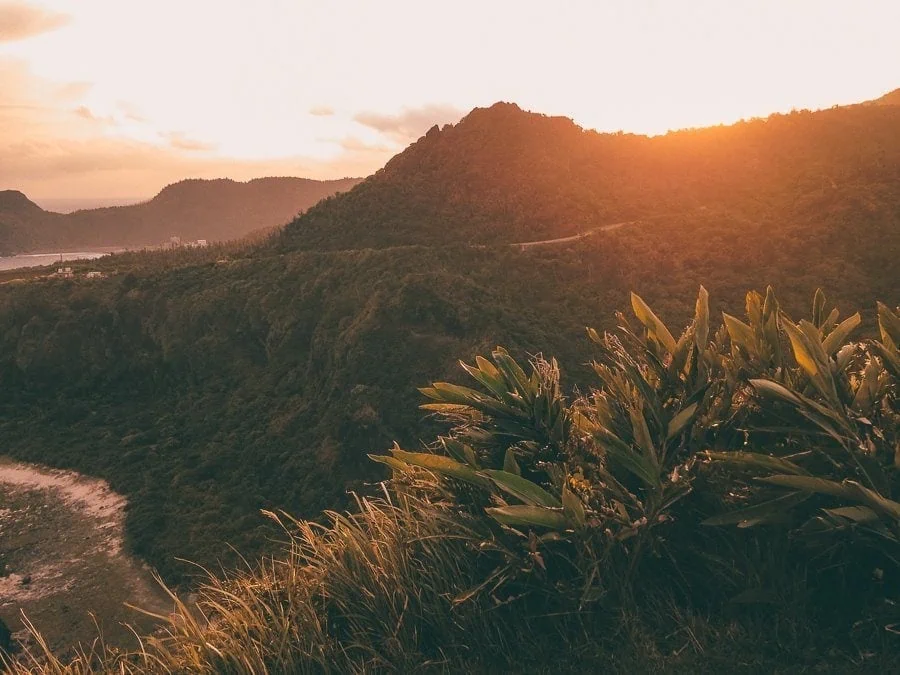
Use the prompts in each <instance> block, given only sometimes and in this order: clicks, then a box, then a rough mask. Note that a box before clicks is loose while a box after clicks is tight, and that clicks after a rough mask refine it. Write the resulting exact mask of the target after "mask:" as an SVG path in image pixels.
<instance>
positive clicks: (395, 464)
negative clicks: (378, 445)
mask: <svg viewBox="0 0 900 675" xmlns="http://www.w3.org/2000/svg"><path fill="white" fill-rule="evenodd" d="M369 459H371V460H372V461H373V462H378V463H379V464H385V465H387V466H389V467H390V468H391V469H393V470H394V471H400V472H401V473H402V472H405V471H408V470H409V468H410V465H409V464H407V463H406V462H401V461H400V460H399V459H395V458H393V457H391V456H390V455H369Z"/></svg>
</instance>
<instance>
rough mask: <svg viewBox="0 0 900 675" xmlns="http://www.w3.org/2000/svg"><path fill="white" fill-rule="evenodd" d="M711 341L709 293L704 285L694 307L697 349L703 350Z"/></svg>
mask: <svg viewBox="0 0 900 675" xmlns="http://www.w3.org/2000/svg"><path fill="white" fill-rule="evenodd" d="M708 342H709V293H707V292H706V289H705V288H703V286H700V292H699V293H698V294H697V304H696V306H695V308H694V344H696V345H697V350H698V351H700V352H702V351H703V350H704V349H706V345H707V343H708Z"/></svg>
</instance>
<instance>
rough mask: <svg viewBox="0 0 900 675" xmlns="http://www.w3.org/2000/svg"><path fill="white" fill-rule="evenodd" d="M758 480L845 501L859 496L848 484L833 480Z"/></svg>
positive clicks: (767, 477) (795, 477) (790, 478)
mask: <svg viewBox="0 0 900 675" xmlns="http://www.w3.org/2000/svg"><path fill="white" fill-rule="evenodd" d="M756 480H758V481H760V482H762V483H768V484H769V485H776V486H778V487H785V488H791V489H793V490H803V491H804V492H814V493H816V494H821V495H829V496H831V497H842V498H844V499H853V500H856V499H857V498H858V495H857V493H856V491H855V490H853V489H852V488H850V487H849V486H848V485H846V484H841V483H836V482H834V481H833V480H826V479H825V478H816V477H814V476H766V477H765V478H757V479H756Z"/></svg>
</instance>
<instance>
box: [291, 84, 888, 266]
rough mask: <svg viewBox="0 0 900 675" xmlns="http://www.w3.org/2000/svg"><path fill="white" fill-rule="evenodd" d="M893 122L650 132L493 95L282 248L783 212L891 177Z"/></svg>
mask: <svg viewBox="0 0 900 675" xmlns="http://www.w3.org/2000/svg"><path fill="white" fill-rule="evenodd" d="M895 93H896V92H895ZM889 96H892V95H889ZM897 129H900V108H896V107H894V106H888V105H885V106H877V107H874V106H873V107H863V106H850V107H845V108H836V109H832V110H824V111H819V112H814V113H813V112H809V111H799V112H793V113H790V114H785V115H773V116H771V117H769V118H767V119H755V120H750V121H745V122H740V123H738V124H735V125H731V126H727V127H726V126H719V127H711V128H706V129H692V130H685V131H678V132H671V133H669V134H666V135H664V136H658V137H652V138H648V137H646V136H636V135H632V134H602V133H597V132H594V131H589V130H585V129H582V128H581V127H579V126H577V125H576V124H575V123H574V122H572V121H571V120H569V119H567V118H562V117H547V116H545V115H540V114H535V113H530V112H525V111H523V110H521V109H520V108H519V107H517V106H516V105H514V104H510V103H498V104H495V105H493V106H491V107H490V108H481V109H475V110H473V111H472V112H471V113H470V114H469V115H468V116H466V117H465V118H464V119H462V120H461V121H460V122H459V123H457V124H456V125H447V126H445V127H443V128H442V129H439V128H438V127H434V128H432V129H431V130H430V131H429V132H428V133H427V134H426V135H425V136H423V137H422V138H420V139H419V140H418V141H417V142H415V143H413V144H412V145H411V146H410V147H408V148H407V149H406V150H405V151H403V152H402V153H400V154H399V155H397V156H396V157H394V158H393V159H391V160H390V161H389V162H388V163H387V165H386V166H385V167H384V168H383V169H382V170H380V171H378V172H377V173H375V174H374V175H373V176H371V177H369V178H368V179H367V180H365V181H364V182H363V183H362V184H360V185H359V186H357V187H356V188H355V189H354V190H352V191H350V192H348V193H346V194H344V195H341V196H339V197H335V198H333V199H329V200H326V201H324V202H322V203H321V204H319V205H318V206H317V207H316V208H314V209H311V210H310V211H309V212H307V213H306V214H304V215H303V216H301V217H300V218H298V219H297V220H296V221H294V222H293V223H292V224H291V225H290V226H288V227H287V228H285V231H284V233H283V236H282V238H281V241H280V245H281V247H282V249H283V250H293V249H301V250H313V249H348V248H366V247H372V248H381V247H388V246H398V245H410V244H451V243H482V244H484V243H504V242H505V243H508V242H517V241H529V240H540V239H547V238H554V237H564V236H567V235H572V234H576V233H578V232H582V231H584V230H586V229H589V228H591V227H595V226H598V225H602V224H605V223H612V222H616V221H621V220H627V219H632V218H637V217H647V216H653V215H660V214H669V215H671V214H675V213H684V212H686V211H688V210H690V209H694V208H698V207H706V208H714V207H715V208H724V209H727V210H729V211H731V212H735V211H740V212H743V213H745V214H748V215H749V216H752V217H756V216H758V215H759V213H760V207H761V205H763V204H764V205H765V206H764V209H763V210H764V211H770V212H773V211H774V210H779V211H782V213H783V215H787V214H788V213H789V212H793V210H795V209H796V208H800V207H802V203H801V202H802V201H803V200H805V199H807V198H815V199H819V198H821V199H825V200H827V199H829V195H832V196H833V195H834V194H836V192H835V191H847V190H850V191H853V190H855V189H856V187H857V183H858V182H863V183H866V184H869V185H871V184H879V185H891V184H893V185H896V182H895V181H897V180H898V179H900V169H898V167H900V139H898V133H897ZM820 193H821V194H820ZM814 195H818V196H816V197H813V196H814ZM798 200H799V201H798Z"/></svg>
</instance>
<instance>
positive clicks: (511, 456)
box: [503, 448, 522, 476]
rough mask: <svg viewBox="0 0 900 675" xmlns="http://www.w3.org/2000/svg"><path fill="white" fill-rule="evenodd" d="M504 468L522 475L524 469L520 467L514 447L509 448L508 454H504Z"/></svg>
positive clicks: (508, 471)
mask: <svg viewBox="0 0 900 675" xmlns="http://www.w3.org/2000/svg"><path fill="white" fill-rule="evenodd" d="M503 470H504V471H506V472H507V473H512V474H515V475H516V476H521V475H522V469H520V468H519V463H518V462H517V461H516V455H515V453H514V452H513V449H512V448H507V449H506V454H505V455H503Z"/></svg>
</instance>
